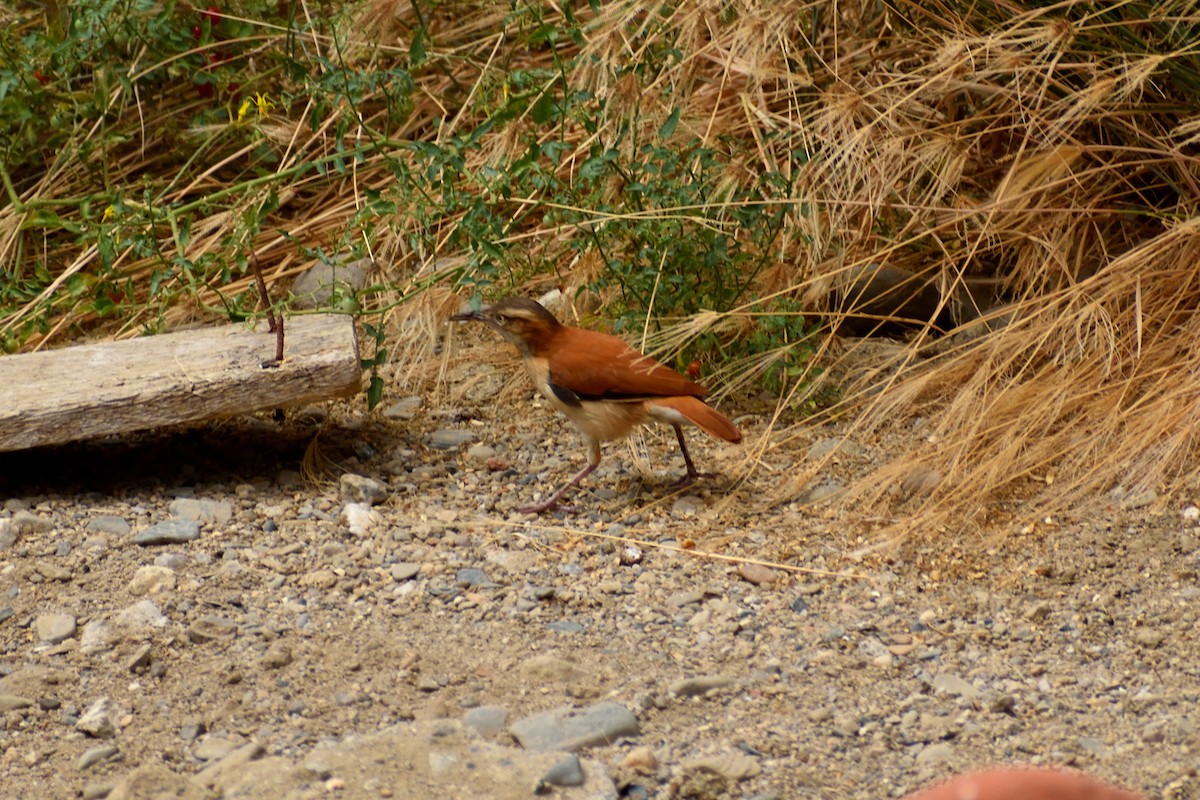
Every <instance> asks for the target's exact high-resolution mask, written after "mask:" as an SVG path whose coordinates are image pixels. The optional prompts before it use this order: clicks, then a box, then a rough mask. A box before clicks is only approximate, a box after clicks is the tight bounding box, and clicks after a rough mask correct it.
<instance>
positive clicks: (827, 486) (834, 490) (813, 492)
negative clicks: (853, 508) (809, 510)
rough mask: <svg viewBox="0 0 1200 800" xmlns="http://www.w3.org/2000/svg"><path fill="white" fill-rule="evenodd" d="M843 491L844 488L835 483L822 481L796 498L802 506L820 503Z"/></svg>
mask: <svg viewBox="0 0 1200 800" xmlns="http://www.w3.org/2000/svg"><path fill="white" fill-rule="evenodd" d="M844 491H846V487H845V486H842V484H840V483H838V482H837V481H823V482H821V483H818V484H817V485H816V486H811V487H809V488H808V489H807V490H805V491H804V492H803V493H802V494H801V495H800V497H799V498H797V501H798V502H800V503H802V504H812V503H820V502H821V501H822V500H829V499H831V498H834V497H837V496H838V495H840V494H841V493H842V492H844Z"/></svg>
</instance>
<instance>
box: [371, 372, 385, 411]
mask: <svg viewBox="0 0 1200 800" xmlns="http://www.w3.org/2000/svg"><path fill="white" fill-rule="evenodd" d="M382 399H383V378H381V377H379V376H378V375H372V376H371V384H370V385H369V386H368V387H367V410H373V409H374V408H375V406H377V405H379V401H380V400H382Z"/></svg>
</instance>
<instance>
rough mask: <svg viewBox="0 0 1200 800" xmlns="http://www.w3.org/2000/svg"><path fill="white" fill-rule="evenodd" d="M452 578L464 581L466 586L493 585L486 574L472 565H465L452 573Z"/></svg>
mask: <svg viewBox="0 0 1200 800" xmlns="http://www.w3.org/2000/svg"><path fill="white" fill-rule="evenodd" d="M454 579H455V580H456V581H458V582H459V583H465V584H466V585H467V586H472V587H478V586H489V585H490V586H495V584H493V583H492V579H491V578H489V577H488V574H487V573H486V572H484V571H483V570H481V569H475V568H474V567H466V568H464V569H460V570H459V571H458V572H456V573H454Z"/></svg>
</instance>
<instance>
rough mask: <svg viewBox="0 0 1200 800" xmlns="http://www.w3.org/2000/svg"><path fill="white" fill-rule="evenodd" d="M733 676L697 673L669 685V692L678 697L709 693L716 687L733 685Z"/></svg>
mask: <svg viewBox="0 0 1200 800" xmlns="http://www.w3.org/2000/svg"><path fill="white" fill-rule="evenodd" d="M733 683H734V680H733V678H728V677H726V676H724V675H697V676H696V677H692V678H682V679H680V680H677V681H674V682H673V683H672V684H671V685H670V686H668V687H667V692H668V693H670V694H673V695H675V696H676V697H696V696H698V695H703V694H708V693H709V692H711V691H713V690H715V689H721V688H724V687H726V686H732V685H733Z"/></svg>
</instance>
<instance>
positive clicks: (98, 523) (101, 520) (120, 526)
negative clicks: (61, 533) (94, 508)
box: [87, 514, 131, 536]
mask: <svg viewBox="0 0 1200 800" xmlns="http://www.w3.org/2000/svg"><path fill="white" fill-rule="evenodd" d="M87 527H88V530H89V531H95V532H96V533H111V534H114V535H116V536H124V535H126V534H128V533H129V531H130V530H131V528H130V526H129V522H128V521H126V519H125V518H124V517H117V516H113V515H111V514H102V515H100V516H98V517H93V518H92V519H90V520H89V521H88V524H87Z"/></svg>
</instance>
